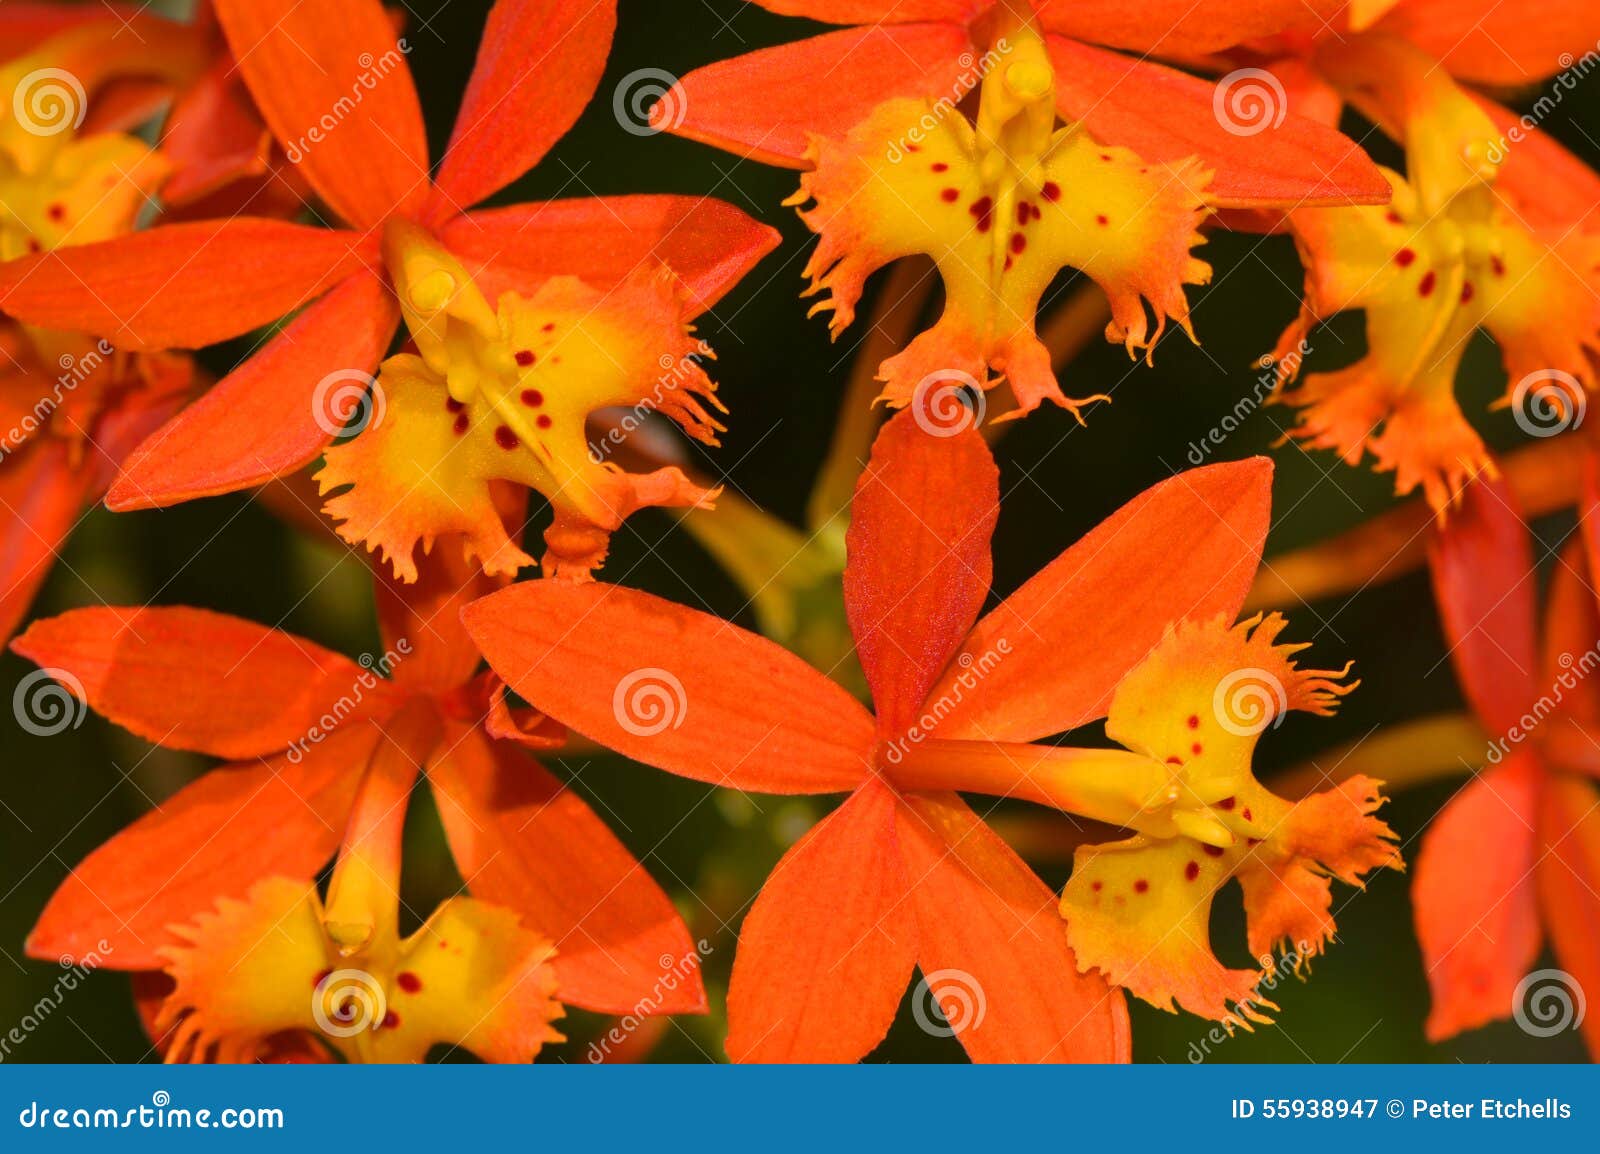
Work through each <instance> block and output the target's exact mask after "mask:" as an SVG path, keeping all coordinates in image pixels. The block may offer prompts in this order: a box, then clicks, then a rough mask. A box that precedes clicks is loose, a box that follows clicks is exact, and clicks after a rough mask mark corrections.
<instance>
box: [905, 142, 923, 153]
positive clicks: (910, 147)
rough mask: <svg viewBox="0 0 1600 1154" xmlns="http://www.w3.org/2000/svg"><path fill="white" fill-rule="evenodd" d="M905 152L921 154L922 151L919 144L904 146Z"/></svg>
mask: <svg viewBox="0 0 1600 1154" xmlns="http://www.w3.org/2000/svg"><path fill="white" fill-rule="evenodd" d="M906 151H907V152H921V151H922V145H920V144H908V145H906Z"/></svg>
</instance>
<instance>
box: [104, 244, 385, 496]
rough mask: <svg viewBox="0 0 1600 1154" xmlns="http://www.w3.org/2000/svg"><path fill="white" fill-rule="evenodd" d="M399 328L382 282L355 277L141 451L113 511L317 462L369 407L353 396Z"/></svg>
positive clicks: (120, 482)
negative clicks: (355, 415)
mask: <svg viewBox="0 0 1600 1154" xmlns="http://www.w3.org/2000/svg"><path fill="white" fill-rule="evenodd" d="M399 323H400V315H399V310H398V309H397V308H396V306H395V303H394V298H393V296H392V295H391V294H390V292H389V289H388V286H386V285H385V284H384V283H383V281H382V280H380V279H379V278H378V277H376V276H373V275H371V274H369V273H359V274H357V275H355V276H352V277H350V278H349V279H348V280H346V281H345V282H344V283H343V284H341V285H339V286H338V287H337V288H335V289H334V290H333V291H332V292H330V293H329V294H328V295H327V296H325V297H323V298H322V299H321V300H319V301H317V302H316V303H315V304H314V305H312V306H311V307H310V308H308V309H306V310H305V311H304V312H302V313H301V314H300V315H299V316H297V317H296V318H295V319H294V320H293V321H292V322H291V323H290V324H289V325H288V327H287V328H285V329H284V330H283V331H282V332H281V333H279V334H278V335H277V336H275V337H273V338H272V341H271V342H270V343H269V344H268V345H267V346H266V347H265V348H263V349H262V350H261V351H260V352H257V353H255V354H254V355H252V356H251V357H250V358H249V359H248V360H246V361H245V362H244V363H243V364H241V365H240V366H239V367H238V368H236V369H235V370H234V371H233V372H231V373H229V374H228V375H227V376H226V377H224V378H223V379H222V380H221V381H219V382H218V383H217V384H215V385H214V386H212V388H211V390H210V391H209V392H207V393H206V394H205V395H204V396H202V397H201V398H200V399H199V400H198V401H196V402H195V403H194V404H192V405H190V406H189V407H188V408H187V409H185V410H184V411H183V412H182V413H181V414H180V415H179V416H178V417H177V418H176V419H175V420H173V421H171V422H169V423H168V424H167V425H166V426H165V427H164V428H162V429H161V430H160V431H158V432H156V433H155V434H154V435H152V436H151V437H150V438H148V439H147V440H146V441H145V442H144V443H143V444H141V445H140V446H139V448H138V449H137V450H136V451H135V453H134V454H133V456H132V457H131V459H130V460H129V461H128V463H127V465H126V466H125V467H124V469H123V471H122V475H121V476H120V477H118V478H117V481H116V484H115V485H113V486H112V489H111V492H110V493H109V494H108V496H107V501H106V503H107V504H108V505H109V506H110V507H111V508H112V509H115V510H118V511H119V512H120V511H123V510H128V509H148V508H152V507H158V506H163V505H173V504H177V503H178V502H180V501H188V500H192V499H194V498H196V497H210V496H215V495H216V494H218V493H231V492H234V491H235V490H238V489H243V488H246V487H247V486H251V485H259V484H262V483H264V482H266V481H269V480H271V479H272V478H273V477H276V476H279V475H282V474H285V473H291V472H293V471H294V470H295V469H298V468H299V467H300V466H302V465H304V464H306V463H307V462H308V461H311V460H313V459H314V458H315V457H316V456H317V455H318V454H319V453H321V452H322V450H323V448H324V447H325V446H326V445H327V444H328V442H329V441H331V440H333V438H334V435H335V434H336V433H337V432H338V431H339V430H340V429H341V428H342V427H343V425H344V423H345V421H346V420H347V419H348V418H349V416H350V414H351V411H353V410H362V406H363V404H367V403H370V402H360V403H355V401H354V398H356V397H360V396H363V395H364V393H365V384H366V381H367V380H369V379H370V374H371V371H372V370H373V369H375V368H376V367H377V365H378V360H379V358H381V357H382V356H383V354H384V351H385V350H386V349H387V348H388V347H389V341H390V340H391V339H392V338H393V336H394V331H395V328H396V327H397V326H398V324H399ZM341 406H345V407H341Z"/></svg>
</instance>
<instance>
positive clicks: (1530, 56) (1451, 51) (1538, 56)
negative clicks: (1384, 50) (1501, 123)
mask: <svg viewBox="0 0 1600 1154" xmlns="http://www.w3.org/2000/svg"><path fill="white" fill-rule="evenodd" d="M1377 28H1378V30H1380V31H1383V32H1388V33H1390V34H1392V35H1395V36H1399V37H1402V38H1404V39H1406V40H1409V41H1411V42H1412V43H1413V44H1416V45H1417V46H1418V47H1420V48H1421V49H1422V50H1423V51H1425V52H1427V53H1428V55H1429V56H1432V57H1434V58H1436V59H1437V60H1439V61H1440V63H1441V64H1442V65H1443V67H1444V68H1445V70H1447V71H1448V72H1449V73H1450V74H1451V75H1452V76H1455V77H1457V78H1458V79H1461V80H1465V81H1470V82H1472V83H1477V84H1492V85H1517V84H1526V83H1528V82H1530V81H1534V80H1538V79H1539V78H1541V77H1544V76H1551V75H1554V74H1555V73H1556V72H1557V71H1558V70H1564V69H1566V68H1569V67H1571V64H1572V58H1573V57H1574V56H1575V55H1576V56H1582V55H1583V54H1584V53H1585V52H1591V51H1593V50H1594V46H1595V43H1596V42H1597V41H1600V11H1596V9H1595V6H1594V5H1593V4H1591V3H1589V2H1588V0H1530V2H1529V3H1526V4H1521V5H1518V6H1517V7H1515V8H1508V7H1507V6H1506V5H1504V4H1500V3H1496V2H1495V0H1404V2H1403V3H1400V4H1396V5H1395V6H1394V8H1393V9H1391V10H1390V12H1389V14H1388V15H1387V16H1386V17H1384V19H1383V20H1382V21H1380V22H1379V23H1378V25H1377ZM1563 61H1565V62H1566V63H1563Z"/></svg>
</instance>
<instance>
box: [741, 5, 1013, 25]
mask: <svg viewBox="0 0 1600 1154" xmlns="http://www.w3.org/2000/svg"><path fill="white" fill-rule="evenodd" d="M755 3H757V4H759V5H761V7H763V8H765V9H767V11H769V12H777V13H780V14H781V15H784V16H804V17H805V18H806V19H807V20H820V21H822V22H823V23H825V24H908V23H910V22H912V21H914V20H943V21H948V22H949V23H951V24H965V23H966V22H967V21H969V20H971V19H972V18H973V17H974V16H977V15H978V14H979V13H980V12H982V11H983V10H984V9H985V8H986V7H988V5H989V3H990V0H755Z"/></svg>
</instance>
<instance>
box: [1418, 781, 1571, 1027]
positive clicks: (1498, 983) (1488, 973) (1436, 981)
mask: <svg viewBox="0 0 1600 1154" xmlns="http://www.w3.org/2000/svg"><path fill="white" fill-rule="evenodd" d="M1543 777H1544V773H1543V770H1542V768H1541V767H1540V765H1539V764H1538V762H1537V761H1536V760H1535V759H1534V757H1533V756H1532V755H1529V754H1526V753H1521V754H1518V755H1516V756H1514V757H1512V758H1511V759H1509V760H1507V761H1506V762H1505V764H1503V765H1499V766H1496V767H1495V768H1494V769H1490V770H1487V771H1485V772H1484V773H1482V774H1480V775H1479V776H1477V777H1475V778H1473V779H1472V781H1470V782H1468V783H1467V785H1466V786H1464V787H1463V788H1462V790H1461V792H1460V793H1458V794H1456V796H1455V797H1454V798H1453V799H1451V801H1450V804H1449V805H1447V806H1445V807H1444V809H1443V810H1441V811H1440V813H1439V815H1438V816H1437V817H1435V818H1434V819H1433V822H1432V824H1430V825H1429V827H1428V829H1427V831H1426V832H1425V833H1423V835H1422V846H1421V848H1420V850H1419V851H1418V853H1417V869H1416V881H1415V882H1413V884H1412V898H1411V900H1412V906H1413V909H1414V911H1415V916H1416V923H1417V942H1418V944H1419V945H1421V947H1422V960H1423V963H1424V965H1425V966H1426V967H1427V974H1428V986H1429V988H1430V989H1431V990H1432V991H1433V1008H1432V1010H1431V1011H1430V1012H1429V1014H1428V1021H1427V1033H1428V1037H1429V1039H1430V1040H1432V1041H1439V1040H1441V1039H1443V1038H1448V1037H1451V1036H1452V1035H1455V1034H1458V1033H1460V1032H1461V1031H1462V1030H1470V1029H1473V1028H1475V1027H1477V1026H1481V1025H1483V1024H1484V1023H1486V1022H1492V1021H1494V1020H1495V1019H1497V1018H1504V1017H1506V1016H1508V1015H1509V1014H1510V1013H1511V1009H1512V1002H1513V998H1512V994H1513V992H1514V991H1515V990H1516V986H1517V983H1518V982H1519V981H1520V980H1521V979H1522V975H1523V974H1525V973H1526V972H1527V970H1528V967H1529V966H1531V965H1532V964H1533V961H1534V959H1535V958H1537V957H1538V956H1539V937H1540V935H1539V912H1538V904H1537V898H1536V887H1535V882H1534V873H1535V865H1536V862H1537V859H1538V844H1537V841H1538V839H1537V837H1536V835H1535V832H1534V831H1535V828H1536V825H1537V822H1538V816H1539V805H1540V794H1541V793H1542V792H1543V788H1544V787H1543Z"/></svg>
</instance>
